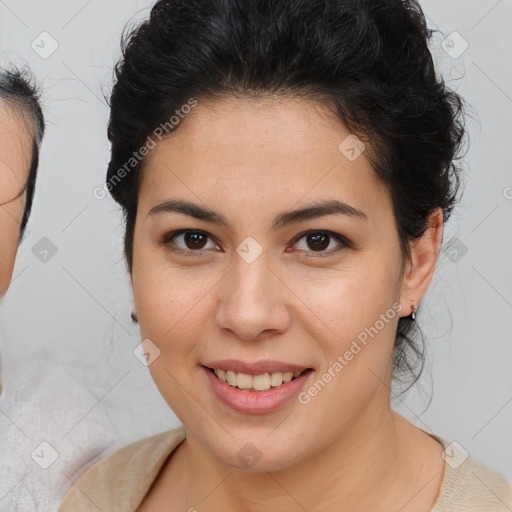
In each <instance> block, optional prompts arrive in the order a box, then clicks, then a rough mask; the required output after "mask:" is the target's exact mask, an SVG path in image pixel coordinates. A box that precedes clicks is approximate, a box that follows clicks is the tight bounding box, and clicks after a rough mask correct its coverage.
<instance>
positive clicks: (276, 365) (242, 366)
mask: <svg viewBox="0 0 512 512" xmlns="http://www.w3.org/2000/svg"><path fill="white" fill-rule="evenodd" d="M203 366H206V367H208V368H211V369H212V370H217V369H218V370H226V371H227V370H232V371H234V372H237V373H245V374H247V375H263V374H265V373H277V372H282V373H284V372H301V371H303V370H308V369H310V368H311V367H310V366H304V365H302V364H293V363H286V362H284V361H268V360H267V361H255V362H253V363H249V362H245V361H239V360H237V359H223V360H222V361H210V362H207V363H204V364H203Z"/></svg>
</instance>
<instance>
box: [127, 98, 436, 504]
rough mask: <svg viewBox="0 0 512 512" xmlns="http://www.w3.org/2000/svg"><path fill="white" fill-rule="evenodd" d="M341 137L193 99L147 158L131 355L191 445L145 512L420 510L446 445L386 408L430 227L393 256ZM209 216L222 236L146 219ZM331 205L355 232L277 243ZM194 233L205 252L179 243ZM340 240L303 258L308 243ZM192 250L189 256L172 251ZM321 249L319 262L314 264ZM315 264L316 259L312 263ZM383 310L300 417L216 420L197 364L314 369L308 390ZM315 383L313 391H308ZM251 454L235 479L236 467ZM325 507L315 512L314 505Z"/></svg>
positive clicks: (431, 497) (334, 224)
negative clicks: (255, 454) (343, 208)
mask: <svg viewBox="0 0 512 512" xmlns="http://www.w3.org/2000/svg"><path fill="white" fill-rule="evenodd" d="M348 135H349V132H348V130H347V129H346V127H345V126H344V125H343V124H342V123H341V122H340V121H339V120H338V119H337V118H336V117H335V116H334V115H333V114H332V113H331V112H330V111H328V110H327V109H326V108H324V107H322V106H320V105H318V104H316V103H313V102H311V101H308V100H304V99H292V98H281V99H277V98H272V99H266V100H262V99H260V100H248V99H234V98H225V99H222V100H216V101H199V104H198V105H197V106H196V107H195V108H194V109H193V110H192V112H191V113H190V114H189V115H188V116H187V117H186V119H185V120H184V122H183V123H182V125H181V126H180V127H179V129H177V130H176V131H175V132H174V133H173V134H172V135H171V136H170V137H169V138H167V139H165V140H163V141H161V142H160V143H159V144H158V145H157V147H156V148H155V149H153V150H152V151H151V153H150V154H149V155H148V157H147V160H146V165H147V167H146V170H145V174H144V177H143V180H142V184H141V188H140V191H139V199H138V211H137V217H136V225H135V233H134V250H133V268H132V269H131V276H132V285H133V292H134V298H135V305H136V309H137V314H138V318H139V324H140V328H141V333H142V336H143V339H150V340H151V341H152V342H153V343H154V344H155V345H156V346H157V347H158V349H159V350H160V356H159V357H157V358H156V359H155V361H154V362H153V363H152V364H150V366H149V370H150V372H151V375H152V377H153V379H154V381H155V383H156V385H157V387H158V389H159V390H160V392H161V394H162V396H163V397H164V399H165V400H166V401H167V403H168V404H169V406H170V407H171V408H172V410H173V411H174V412H175V414H176V415H177V417H178V418H179V419H180V421H181V422H182V423H183V425H184V426H185V427H186V430H187V439H186V441H185V442H184V443H182V444H181V445H180V447H179V448H178V449H177V451H176V452H175V453H174V455H173V456H172V457H170V458H168V459H167V461H166V463H165V464H164V466H163V468H162V471H161V472H160V474H159V476H158V478H157V479H156V481H155V483H154V485H153V486H152V488H151V490H150V491H149V493H148V494H147V496H146V498H145V499H144V501H143V503H142V505H141V506H140V508H139V512H140V511H149V510H151V511H153V512H154V511H160V510H161V511H163V510H166V511H169V510H171V511H174V510H181V511H184V510H189V509H192V507H194V509H195V510H201V512H204V511H218V510H227V511H233V510H246V511H262V510H265V511H282V510H287V511H295V510H297V511H303V510H307V511H308V512H319V511H337V512H340V511H351V512H358V511H368V510H373V511H377V512H378V511H386V512H389V511H395V510H396V511H397V512H398V511H401V512H410V511H421V512H427V511H430V510H431V508H432V506H433V505H434V502H435V501H436V498H437V497H438V494H439V491H440V486H441V481H442V477H443V470H444V462H443V460H442V458H441V452H442V451H443V448H442V446H441V445H440V444H439V443H438V442H437V441H436V440H434V439H433V438H431V437H430V436H428V435H427V434H425V433H424V432H422V431H421V430H420V429H418V428H417V427H415V426H414V425H412V424H411V423H409V422H408V421H406V420H405V419H404V418H402V417H401V416H399V415H398V414H396V413H394V412H393V411H391V409H390V383H391V377H392V373H391V370H392V354H393V344H394V339H395V332H396V328H397V322H398V318H399V316H407V315H409V314H410V313H411V312H412V305H413V304H418V303H419V302H420V301H421V299H422V297H423V295H424V294H425V292H426V290H427V288H428V285H429V283H430V281H431V278H432V274H433V271H434V268H435V262H436V259H437V256H438V253H439V248H440V243H441V237H442V213H441V211H440V210H439V209H438V210H436V212H434V214H432V217H431V223H430V227H429V229H428V230H427V232H426V233H425V236H424V237H422V238H421V239H420V240H418V241H417V242H416V243H415V244H413V245H412V254H411V260H408V261H406V260H405V259H404V258H403V256H402V253H401V252H400V247H399V239H398V234H397V230H396V225H395V221H394V217H393V206H392V203H391V200H390V197H389V194H388V193H387V192H386V190H385V188H384V186H383V185H382V184H381V183H380V182H379V181H378V180H377V179H376V176H375V173H374V171H373V169H372V167H371V166H370V164H369V162H368V161H367V160H366V158H365V156H364V155H365V154H364V153H363V155H361V156H360V157H359V158H357V159H356V160H354V161H349V160H348V159H347V158H346V157H345V156H344V155H343V154H342V153H341V152H340V151H339V150H338V146H339V144H340V143H341V142H342V141H343V140H344V139H345V138H346V137H347V136H348ZM171 198H172V199H182V200H186V201H192V202H195V203H198V204H199V205H201V206H206V207H208V208H210V209H212V210H214V211H216V212H218V213H219V214H222V215H223V216H225V217H226V219H227V220H228V222H229V224H230V229H228V228H226V227H223V226H217V225H214V224H211V223H209V222H206V221H204V220H197V219H194V218H192V217H188V216H185V215H183V214H178V213H172V212H165V213H159V214H155V215H151V214H149V212H150V210H151V209H152V208H153V207H155V206H156V205H158V204H160V203H162V202H164V201H166V200H169V199H171ZM324 199H337V200H341V201H344V202H346V203H348V204H350V205H351V206H353V207H355V208H358V209H360V210H362V211H363V212H364V213H365V214H366V216H367V219H359V218H356V217H351V216H346V215H327V216H323V217H320V218H317V219H314V220H307V221H301V222H299V223H296V224H292V225H289V226H286V227H284V228H281V229H277V230H273V229H272V228H271V225H272V221H273V219H274V217H275V216H276V215H277V214H278V213H281V212H283V211H287V210H291V209H296V208H299V207H303V206H305V205H306V204H310V203H312V202H314V201H317V200H324ZM185 228H186V229H196V230H201V231H204V232H205V233H207V234H208V236H209V238H206V239H204V240H203V241H202V245H201V244H198V245H199V248H195V247H198V246H194V245H190V244H189V245H185V244H186V240H185V239H184V237H183V236H177V237H175V238H173V240H172V242H168V244H167V247H166V246H165V245H162V243H161V242H162V240H163V239H164V237H165V236H166V235H167V234H168V233H170V232H171V231H173V230H177V229H185ZM310 229H313V230H329V231H332V232H334V233H339V234H341V235H343V236H345V237H346V238H348V239H349V240H350V241H351V242H352V244H353V245H352V246H351V247H348V248H342V249H341V250H340V251H339V252H334V250H335V249H336V248H339V247H343V246H341V245H340V243H339V242H337V241H336V239H335V238H331V239H330V241H329V242H328V244H329V245H328V246H327V245H325V246H324V248H322V249H320V252H319V250H318V249H316V246H315V245H313V244H314V241H313V244H311V241H310V242H309V243H308V239H307V237H305V236H303V237H301V238H297V237H298V236H299V235H301V234H302V233H303V232H304V231H307V230H310ZM248 236H251V237H253V238H254V239H256V240H257V242H258V243H259V244H260V245H261V247H262V248H263V249H264V251H263V252H262V254H260V256H259V257H258V258H257V259H256V260H255V261H254V262H252V263H250V264H249V263H247V262H246V261H245V260H244V259H242V258H241V257H239V256H238V254H237V253H236V248H237V246H238V245H239V244H240V243H241V242H242V241H243V240H244V239H245V238H246V237H248ZM173 243H174V247H175V248H177V249H182V250H183V251H185V252H186V251H188V252H189V253H190V252H193V251H198V250H201V248H202V250H203V251H204V253H203V255H200V256H196V257H187V256H184V255H180V254H177V253H173V252H171V251H170V249H169V246H172V245H173ZM322 251H323V252H322ZM319 253H320V254H327V256H324V257H321V256H318V254H319ZM394 303H399V304H400V305H401V307H402V309H401V311H400V313H399V314H397V315H396V316H395V318H394V319H393V320H392V321H389V322H388V323H387V324H385V326H384V328H382V329H381V330H380V331H379V332H378V335H376V336H375V337H374V338H373V339H371V341H370V342H369V343H368V344H367V345H366V346H365V347H364V348H363V350H361V352H360V353H358V354H357V356H355V357H354V358H353V359H352V360H351V361H350V362H349V363H348V364H347V365H346V366H345V367H344V368H343V370H342V371H341V372H339V373H338V374H337V375H336V377H335V378H333V379H332V380H331V382H329V383H328V384H327V385H326V386H325V388H324V389H323V390H322V391H321V392H320V393H318V395H317V396H315V397H314V398H312V399H311V401H310V402H309V403H308V404H307V405H303V404H300V403H299V402H298V401H297V400H292V401H291V402H289V403H288V404H287V405H286V406H285V407H283V408H281V409H279V410H277V411H275V412H272V413H268V414H261V415H248V414H243V413H239V412H236V411H233V410H231V409H230V408H229V407H227V406H225V405H224V404H222V403H221V402H220V401H219V400H218V399H217V398H216V396H215V395H214V393H213V391H212V390H211V389H210V385H209V383H208V381H207V379H206V378H205V375H204V374H203V370H201V368H200V366H199V364H201V363H204V362H207V361H208V360H213V359H224V358H234V359H241V360H250V361H254V360H262V359H276V360H284V361H289V362H293V363H300V364H304V365H307V366H311V367H313V368H315V369H316V371H315V374H314V375H313V376H312V377H310V381H309V382H310V383H314V382H315V381H316V380H317V379H318V378H319V376H321V375H322V374H323V373H324V372H326V371H327V370H328V369H329V368H330V367H332V365H333V363H334V362H335V361H336V360H337V357H338V356H339V355H340V354H344V353H345V351H346V350H348V349H349V347H350V345H351V343H352V340H354V339H356V337H357V335H358V334H359V333H360V332H361V331H363V330H364V329H365V327H369V326H372V325H374V324H375V322H376V320H378V319H379V315H381V314H382V313H385V312H386V311H387V310H389V309H390V308H391V307H392V305H393V304H394ZM309 385H311V384H309ZM248 442H251V443H253V444H254V445H255V446H256V447H257V449H258V450H259V452H260V453H261V459H260V460H259V461H258V463H257V464H256V465H255V466H253V467H251V468H247V467H246V466H245V465H244V464H243V463H242V462H241V460H239V458H238V452H239V451H240V450H241V449H242V447H244V445H245V444H246V443H248ZM320 497H321V499H320Z"/></svg>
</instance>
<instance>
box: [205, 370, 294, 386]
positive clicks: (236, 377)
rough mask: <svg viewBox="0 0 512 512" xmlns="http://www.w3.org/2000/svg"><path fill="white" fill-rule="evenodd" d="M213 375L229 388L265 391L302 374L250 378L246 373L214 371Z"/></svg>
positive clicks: (275, 374) (281, 373)
mask: <svg viewBox="0 0 512 512" xmlns="http://www.w3.org/2000/svg"><path fill="white" fill-rule="evenodd" d="M214 373H215V375H217V377H218V378H219V379H220V380H221V381H222V382H226V383H227V384H229V385H230V386H233V387H237V386H238V388H240V389H252V390H255V391H266V390H267V389H270V388H271V387H277V386H280V385H281V384H283V383H285V382H290V381H291V380H292V379H295V378H296V377H298V376H299V375H300V374H301V373H303V372H301V371H297V372H284V373H283V372H275V373H272V374H269V373H264V374H263V375H254V376H252V375H248V374H246V373H236V372H233V371H231V370H227V371H226V370H221V369H215V370H214Z"/></svg>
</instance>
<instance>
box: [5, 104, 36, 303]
mask: <svg viewBox="0 0 512 512" xmlns="http://www.w3.org/2000/svg"><path fill="white" fill-rule="evenodd" d="M31 158H32V133H31V131H30V130H29V129H28V126H27V123H26V122H25V121H24V119H23V117H22V116H21V115H20V113H19V112H18V111H17V110H15V109H13V108H12V107H10V106H9V105H8V104H6V103H2V102H0V240H1V243H0V298H1V297H3V296H4V295H5V293H6V292H7V289H8V288H9V284H10V282H11V278H12V272H13V269H14V260H15V258H16V251H17V249H18V244H19V239H20V226H21V221H22V219H23V212H24V209H25V201H26V192H23V194H21V195H19V194H20V191H21V190H22V189H23V187H24V186H25V183H26V181H27V178H28V172H29V169H30V161H31ZM18 195H19V197H16V196H18ZM14 198H15V199H14Z"/></svg>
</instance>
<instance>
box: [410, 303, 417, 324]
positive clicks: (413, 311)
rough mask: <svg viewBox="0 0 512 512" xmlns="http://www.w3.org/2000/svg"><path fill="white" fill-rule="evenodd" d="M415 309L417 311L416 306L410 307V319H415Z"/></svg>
mask: <svg viewBox="0 0 512 512" xmlns="http://www.w3.org/2000/svg"><path fill="white" fill-rule="evenodd" d="M416 311H418V306H413V307H412V313H411V320H413V321H414V320H416Z"/></svg>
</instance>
